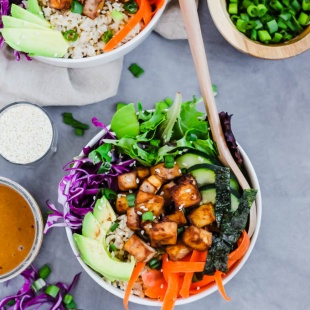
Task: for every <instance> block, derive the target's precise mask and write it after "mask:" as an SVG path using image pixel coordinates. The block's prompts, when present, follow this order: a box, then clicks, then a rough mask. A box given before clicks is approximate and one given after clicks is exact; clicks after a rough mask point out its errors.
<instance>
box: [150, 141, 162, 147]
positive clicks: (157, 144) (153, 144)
mask: <svg viewBox="0 0 310 310" xmlns="http://www.w3.org/2000/svg"><path fill="white" fill-rule="evenodd" d="M159 144H160V140H158V139H154V140H151V141H150V145H152V146H159Z"/></svg>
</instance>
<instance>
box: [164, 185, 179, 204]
mask: <svg viewBox="0 0 310 310" xmlns="http://www.w3.org/2000/svg"><path fill="white" fill-rule="evenodd" d="M174 186H176V184H175V183H174V182H173V181H171V182H169V183H167V184H165V185H164V186H163V187H162V188H161V190H160V195H161V196H163V197H164V199H165V205H168V204H170V203H171V201H172V193H171V189H172V187H174Z"/></svg>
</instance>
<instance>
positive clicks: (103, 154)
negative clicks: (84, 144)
mask: <svg viewBox="0 0 310 310" xmlns="http://www.w3.org/2000/svg"><path fill="white" fill-rule="evenodd" d="M111 148H112V145H111V144H105V143H104V144H102V145H100V146H99V147H98V148H96V149H95V150H93V151H92V152H90V153H89V154H88V158H89V159H90V160H91V161H92V162H93V164H94V165H95V164H98V163H100V162H108V163H110V162H111V161H112V154H111Z"/></svg>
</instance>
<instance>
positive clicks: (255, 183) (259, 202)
mask: <svg viewBox="0 0 310 310" xmlns="http://www.w3.org/2000/svg"><path fill="white" fill-rule="evenodd" d="M108 128H109V127H108ZM104 134H105V130H102V131H100V132H99V133H98V134H97V135H96V136H95V137H94V138H93V139H92V140H91V141H90V142H89V143H88V144H87V145H86V146H90V147H93V146H94V145H95V144H96V143H97V142H98V141H99V139H100V138H101V137H102V136H103V135H104ZM239 148H240V151H241V154H242V156H243V158H244V165H245V169H246V171H247V172H248V175H249V178H250V182H251V184H252V187H253V188H255V189H257V190H258V192H257V196H256V208H257V221H256V228H255V231H254V234H253V236H252V238H251V244H250V247H249V249H248V251H247V253H246V254H245V255H244V257H243V258H242V259H241V260H240V261H239V262H238V263H237V265H236V267H234V268H233V270H232V271H231V272H229V274H228V276H227V277H225V279H223V283H224V284H225V283H227V282H228V281H230V280H231V279H232V278H233V277H234V276H235V275H236V274H237V273H238V271H239V270H240V269H241V268H242V266H243V265H244V263H245V262H246V261H247V259H248V258H249V256H250V254H251V252H252V250H253V248H254V245H255V242H256V239H257V236H258V232H259V228H260V223H261V216H262V198H261V192H260V187H259V183H258V179H257V176H256V173H255V170H254V168H253V166H252V164H251V162H250V160H249V158H248V156H247V155H246V153H245V152H244V150H243V149H242V148H241V147H240V146H239ZM80 155H81V156H83V152H81V153H80ZM66 233H67V237H68V240H69V243H70V245H71V248H72V251H73V253H74V254H75V256H76V257H77V260H78V261H79V263H80V264H81V266H82V267H83V268H84V270H85V271H86V272H87V273H88V274H89V275H90V277H91V278H93V279H94V280H95V281H96V282H97V283H98V284H99V285H100V286H101V287H103V288H104V289H106V290H107V291H108V292H110V293H112V294H114V295H116V296H118V297H120V298H122V299H123V298H124V291H122V290H120V289H118V288H116V287H114V286H112V285H109V284H108V283H107V282H105V281H104V280H103V279H102V277H101V276H100V275H99V274H98V273H96V272H95V271H93V270H92V269H91V268H90V267H88V266H87V265H86V264H85V263H84V262H83V260H82V259H81V258H80V256H79V251H78V249H77V247H76V245H75V243H74V240H73V237H72V231H71V229H70V228H69V227H66ZM240 289H242V288H240ZM215 291H217V286H216V285H213V286H212V287H210V288H209V289H208V290H206V291H204V292H202V293H201V294H197V295H194V296H191V297H189V298H185V299H178V300H177V301H176V303H175V305H183V304H187V303H190V302H193V301H196V300H198V299H201V298H203V297H206V296H208V295H210V294H211V293H213V292H215ZM129 301H131V302H133V303H136V304H141V305H145V306H157V307H158V306H161V305H162V303H161V302H159V301H156V300H152V299H149V298H140V297H137V296H133V295H131V296H130V299H129Z"/></svg>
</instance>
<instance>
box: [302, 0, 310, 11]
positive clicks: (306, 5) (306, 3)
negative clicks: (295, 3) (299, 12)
mask: <svg viewBox="0 0 310 310" xmlns="http://www.w3.org/2000/svg"><path fill="white" fill-rule="evenodd" d="M302 9H303V10H304V11H310V0H303V1H302Z"/></svg>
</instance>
